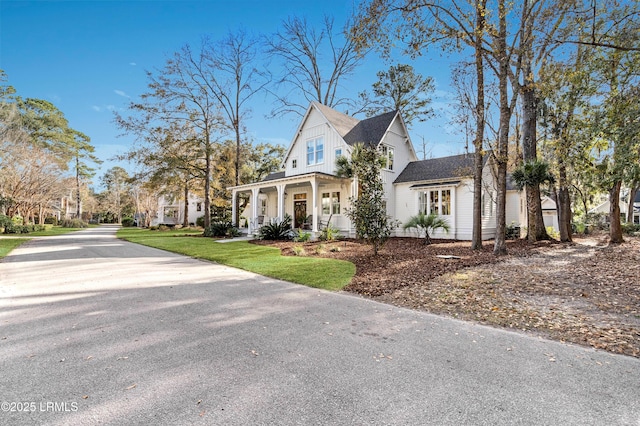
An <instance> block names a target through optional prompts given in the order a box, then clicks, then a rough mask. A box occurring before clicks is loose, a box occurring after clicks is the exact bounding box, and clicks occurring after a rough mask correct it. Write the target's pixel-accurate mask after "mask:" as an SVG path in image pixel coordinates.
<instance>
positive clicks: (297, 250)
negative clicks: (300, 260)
mask: <svg viewBox="0 0 640 426" xmlns="http://www.w3.org/2000/svg"><path fill="white" fill-rule="evenodd" d="M292 250H293V254H294V255H296V256H304V255H305V254H307V252H306V251H304V247H302V246H293V248H292Z"/></svg>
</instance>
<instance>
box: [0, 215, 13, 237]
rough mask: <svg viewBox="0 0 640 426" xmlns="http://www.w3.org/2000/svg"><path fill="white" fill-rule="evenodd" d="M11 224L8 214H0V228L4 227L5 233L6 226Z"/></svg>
mask: <svg viewBox="0 0 640 426" xmlns="http://www.w3.org/2000/svg"><path fill="white" fill-rule="evenodd" d="M12 224H13V222H12V221H11V218H10V217H9V216H5V215H3V214H0V228H5V234H6V233H7V232H6V228H7V226H10V225H12Z"/></svg>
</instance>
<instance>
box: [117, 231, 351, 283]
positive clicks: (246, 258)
mask: <svg viewBox="0 0 640 426" xmlns="http://www.w3.org/2000/svg"><path fill="white" fill-rule="evenodd" d="M188 232H189V231H182V232H181V230H179V229H178V230H173V231H164V232H163V231H148V230H142V229H136V228H122V229H120V230H119V231H118V234H117V236H118V237H119V238H122V239H124V240H127V241H131V242H133V243H137V244H142V245H145V246H150V247H155V248H159V249H163V250H167V251H171V252H174V253H180V254H184V255H187V256H191V257H194V258H197V259H206V260H211V261H214V262H217V263H221V264H223V265H228V266H233V267H235V268H240V269H244V270H246V271H250V272H255V273H257V274H260V275H265V276H267V277H272V278H277V279H281V280H285V281H290V282H294V283H298V284H304V285H308V286H310V287H315V288H322V289H326V290H340V289H342V288H343V287H344V286H345V285H347V284H348V283H349V282H350V281H351V278H352V277H353V275H354V274H355V272H356V267H355V265H353V264H352V263H350V262H346V261H343V260H334V259H322V258H312V257H304V256H295V257H292V256H282V255H281V254H280V250H279V249H277V248H274V247H265V246H258V245H255V244H250V243H248V242H246V241H234V242H230V243H219V242H216V241H215V240H213V239H211V238H204V237H197V236H188ZM191 232H193V231H191Z"/></svg>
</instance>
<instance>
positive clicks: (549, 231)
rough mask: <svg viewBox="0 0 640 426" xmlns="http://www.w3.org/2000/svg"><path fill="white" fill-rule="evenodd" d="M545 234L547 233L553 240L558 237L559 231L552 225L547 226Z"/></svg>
mask: <svg viewBox="0 0 640 426" xmlns="http://www.w3.org/2000/svg"><path fill="white" fill-rule="evenodd" d="M547 235H549V236H550V237H551V238H553V239H554V240H559V239H560V232H559V231H556V230H555V228H554V227H553V226H547Z"/></svg>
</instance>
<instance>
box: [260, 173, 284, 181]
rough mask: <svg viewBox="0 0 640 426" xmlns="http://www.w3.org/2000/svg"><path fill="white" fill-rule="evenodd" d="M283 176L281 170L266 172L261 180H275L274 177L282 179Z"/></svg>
mask: <svg viewBox="0 0 640 426" xmlns="http://www.w3.org/2000/svg"><path fill="white" fill-rule="evenodd" d="M283 177H284V171H282V172H274V173H270V174H268V175H267V177H265V178H264V179H262V182H267V181H270V180H276V179H282V178H283Z"/></svg>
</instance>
